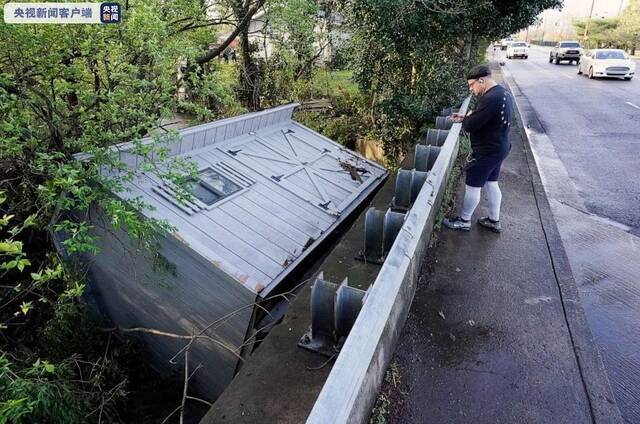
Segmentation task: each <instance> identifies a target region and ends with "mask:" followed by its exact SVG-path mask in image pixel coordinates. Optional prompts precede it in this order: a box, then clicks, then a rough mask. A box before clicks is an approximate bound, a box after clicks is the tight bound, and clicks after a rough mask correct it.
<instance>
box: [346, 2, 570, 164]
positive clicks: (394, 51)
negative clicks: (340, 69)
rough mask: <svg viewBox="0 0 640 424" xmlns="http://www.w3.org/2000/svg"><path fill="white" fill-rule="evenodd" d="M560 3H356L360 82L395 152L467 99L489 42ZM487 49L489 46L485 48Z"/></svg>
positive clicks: (350, 7) (351, 11) (350, 11)
mask: <svg viewBox="0 0 640 424" xmlns="http://www.w3.org/2000/svg"><path fill="white" fill-rule="evenodd" d="M559 5H560V2H559V1H557V0H537V1H524V0H520V1H512V2H503V1H497V0H496V1H483V2H477V1H471V0H463V1H455V2H453V1H444V2H442V1H435V0H429V1H423V2H414V1H409V0H352V1H350V2H348V4H347V7H346V13H347V15H348V21H349V23H350V26H351V30H352V32H353V37H352V57H353V67H354V71H355V76H356V79H357V81H358V82H359V84H360V86H361V87H362V89H363V90H365V92H366V93H368V94H369V97H370V110H369V112H370V114H371V116H372V118H373V121H374V127H375V128H376V129H377V131H378V134H379V138H381V139H383V140H385V142H386V144H387V147H388V151H389V152H393V150H394V149H398V148H402V143H403V142H407V141H410V139H411V137H413V136H414V134H415V131H416V129H419V128H420V127H421V126H422V125H423V124H424V123H425V122H427V120H428V119H429V118H430V117H432V116H433V114H434V113H435V112H436V111H438V110H439V109H440V108H441V107H442V106H443V105H451V104H453V103H455V102H456V101H457V100H458V99H459V98H460V96H461V95H462V94H463V93H464V92H465V85H464V78H463V75H464V72H465V70H466V69H468V67H469V66H471V65H473V64H475V63H476V62H478V61H479V60H480V55H479V52H480V50H481V47H482V46H483V43H486V41H485V40H489V39H496V38H500V37H501V36H504V35H507V34H511V33H514V32H516V31H517V30H519V29H521V28H523V27H526V26H527V25H529V24H531V23H532V22H534V20H535V18H536V16H537V15H538V14H539V13H540V12H542V11H543V10H544V9H547V8H551V7H557V6H559ZM484 45H486V44H484Z"/></svg>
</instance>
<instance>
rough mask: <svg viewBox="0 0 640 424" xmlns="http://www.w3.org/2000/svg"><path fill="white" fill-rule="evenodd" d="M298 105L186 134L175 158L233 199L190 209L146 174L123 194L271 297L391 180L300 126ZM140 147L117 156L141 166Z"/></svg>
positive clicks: (243, 281)
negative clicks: (189, 163) (187, 160)
mask: <svg viewBox="0 0 640 424" xmlns="http://www.w3.org/2000/svg"><path fill="white" fill-rule="evenodd" d="M296 106H297V105H296V104H291V105H286V106H280V107H277V108H274V109H269V110H266V111H261V112H256V113H250V114H246V115H242V116H238V117H235V118H230V119H225V120H221V121H216V122H212V123H209V124H204V125H199V126H195V127H191V128H186V129H184V130H181V131H180V132H179V133H180V142H177V143H175V144H173V145H171V146H169V147H170V149H171V154H172V155H174V156H184V157H189V158H191V159H192V160H194V161H195V162H196V163H197V164H198V169H199V170H201V171H205V170H206V172H208V174H209V176H213V179H212V180H211V181H212V184H213V185H215V186H217V187H218V188H219V189H223V190H227V191H228V192H229V193H231V194H229V195H228V196H226V197H223V198H222V199H219V200H217V201H215V202H214V203H213V204H211V205H207V202H206V201H198V200H194V201H191V202H186V203H184V204H180V202H178V201H177V200H176V199H175V198H174V196H173V194H172V190H171V186H169V185H166V184H164V183H163V181H161V179H160V178H159V177H158V176H157V175H156V174H154V173H153V172H141V173H140V175H139V176H138V177H137V178H136V179H134V180H133V181H132V182H131V183H128V184H127V186H126V187H125V191H123V192H122V193H119V194H118V195H119V196H121V197H123V198H136V197H142V198H143V199H144V200H145V201H146V202H147V203H149V204H150V205H152V206H153V207H154V208H155V210H153V211H145V214H147V215H149V216H152V217H155V218H160V219H166V220H168V221H169V222H170V223H171V224H172V225H173V226H175V227H176V228H177V232H176V233H175V234H174V236H175V237H176V238H179V239H180V240H181V241H183V242H184V243H185V244H187V245H189V246H190V247H191V248H192V249H193V250H194V251H196V252H197V253H198V254H200V255H202V256H203V257H204V258H206V259H207V260H209V261H210V262H212V263H213V264H214V265H215V266H216V267H218V268H220V269H221V270H223V271H224V272H226V273H227V274H229V275H230V276H232V277H233V278H234V279H235V280H237V281H238V282H239V283H241V284H243V285H244V286H245V287H246V288H248V289H249V290H251V291H253V292H255V293H259V294H260V295H263V296H264V295H266V293H268V292H270V291H271V290H272V289H273V288H274V287H275V286H276V285H277V283H278V282H279V281H281V280H282V279H283V278H284V277H285V276H286V275H287V274H288V273H289V271H290V270H291V269H292V268H293V267H294V266H295V264H296V263H297V262H299V261H300V260H301V259H302V258H303V257H304V256H306V255H307V254H308V253H309V252H310V251H311V250H312V248H313V245H315V244H317V243H318V242H319V241H320V240H321V239H322V238H324V237H325V236H326V235H327V234H328V233H329V232H330V231H331V230H332V229H333V228H334V227H335V226H336V225H337V224H338V223H339V222H340V221H341V220H342V219H344V218H345V217H346V215H348V213H349V212H350V211H351V210H352V209H353V208H355V207H356V206H357V204H358V203H359V202H360V201H361V200H363V198H364V197H365V196H366V194H368V193H370V192H371V191H372V190H373V189H375V187H376V186H377V185H378V184H379V183H380V182H381V181H382V180H383V177H384V176H386V171H385V169H384V168H383V167H381V166H380V165H378V164H376V163H374V162H371V161H368V160H366V159H365V158H363V157H361V156H359V155H357V154H355V153H353V152H351V151H349V150H347V149H345V148H344V147H343V146H341V145H339V144H337V143H335V142H333V141H331V140H329V139H328V138H326V137H324V136H322V135H320V134H318V133H316V132H314V131H312V130H310V129H309V128H306V127H305V126H303V125H301V124H299V123H297V122H295V121H293V120H292V119H291V115H292V112H293V109H294V108H295V107H296ZM144 142H151V140H150V139H149V140H144ZM130 147H131V145H130V144H129V143H125V144H123V145H120V146H118V147H117V149H116V150H117V151H118V152H119V154H120V157H121V159H122V160H123V161H124V162H125V163H127V164H128V165H129V166H130V167H132V168H133V167H138V166H140V165H141V159H140V158H139V157H136V156H135V155H133V154H132V153H131V152H130V151H128V150H129V149H130ZM223 186H224V187H223ZM207 187H209V186H207ZM206 190H207V189H206V188H205V191H206ZM227 191H225V192H227ZM212 196H214V198H215V194H212ZM205 200H207V199H205Z"/></svg>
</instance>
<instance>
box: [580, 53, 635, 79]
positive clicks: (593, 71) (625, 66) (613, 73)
mask: <svg viewBox="0 0 640 424" xmlns="http://www.w3.org/2000/svg"><path fill="white" fill-rule="evenodd" d="M583 73H584V74H587V75H588V76H589V78H599V77H608V78H624V79H625V80H627V81H629V80H630V79H631V78H633V76H634V75H635V73H636V63H635V62H634V61H633V60H632V59H631V58H630V57H629V55H628V54H626V53H625V52H624V51H623V50H617V49H595V50H589V51H587V52H586V53H585V54H583V55H582V56H581V57H580V62H578V75H581V74H583Z"/></svg>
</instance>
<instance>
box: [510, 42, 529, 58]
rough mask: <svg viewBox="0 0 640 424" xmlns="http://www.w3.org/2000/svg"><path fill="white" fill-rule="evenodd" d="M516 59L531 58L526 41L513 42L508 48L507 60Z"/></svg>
mask: <svg viewBox="0 0 640 424" xmlns="http://www.w3.org/2000/svg"><path fill="white" fill-rule="evenodd" d="M514 57H523V58H525V59H526V58H528V57H529V47H528V45H527V43H525V42H524V41H513V42H512V43H511V44H509V46H508V47H507V59H512V58H514Z"/></svg>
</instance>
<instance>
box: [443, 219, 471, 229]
mask: <svg viewBox="0 0 640 424" xmlns="http://www.w3.org/2000/svg"><path fill="white" fill-rule="evenodd" d="M442 224H443V225H444V226H445V227H447V228H450V229H452V230H460V231H469V230H471V220H469V221H467V220H464V219H462V218H460V217H459V216H456V217H455V218H445V219H444V220H443V221H442Z"/></svg>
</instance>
